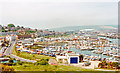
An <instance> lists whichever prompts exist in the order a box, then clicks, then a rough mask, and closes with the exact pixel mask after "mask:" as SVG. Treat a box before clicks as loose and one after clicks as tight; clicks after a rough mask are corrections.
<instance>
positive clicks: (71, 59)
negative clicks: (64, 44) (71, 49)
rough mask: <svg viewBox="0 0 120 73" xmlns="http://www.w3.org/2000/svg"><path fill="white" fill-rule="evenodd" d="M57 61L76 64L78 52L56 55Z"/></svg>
mask: <svg viewBox="0 0 120 73" xmlns="http://www.w3.org/2000/svg"><path fill="white" fill-rule="evenodd" d="M56 59H57V61H58V62H63V63H66V62H67V63H68V64H78V63H79V54H77V53H66V54H65V56H56Z"/></svg>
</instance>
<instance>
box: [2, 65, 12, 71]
mask: <svg viewBox="0 0 120 73" xmlns="http://www.w3.org/2000/svg"><path fill="white" fill-rule="evenodd" d="M2 71H14V68H13V67H11V66H6V65H2Z"/></svg>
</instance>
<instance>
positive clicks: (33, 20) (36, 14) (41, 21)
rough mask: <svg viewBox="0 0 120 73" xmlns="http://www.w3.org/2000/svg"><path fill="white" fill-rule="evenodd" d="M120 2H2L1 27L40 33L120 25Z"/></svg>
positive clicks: (70, 0) (16, 0) (109, 0)
mask: <svg viewBox="0 0 120 73" xmlns="http://www.w3.org/2000/svg"><path fill="white" fill-rule="evenodd" d="M117 9H118V0H0V24H1V25H4V26H5V25H7V24H10V23H13V24H15V25H16V26H17V25H19V26H25V27H31V28H37V29H50V28H58V27H66V26H81V25H115V24H118V10H117Z"/></svg>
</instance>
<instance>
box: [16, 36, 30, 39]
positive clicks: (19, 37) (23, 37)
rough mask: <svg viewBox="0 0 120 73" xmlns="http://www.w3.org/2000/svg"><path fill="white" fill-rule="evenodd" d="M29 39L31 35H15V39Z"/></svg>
mask: <svg viewBox="0 0 120 73" xmlns="http://www.w3.org/2000/svg"><path fill="white" fill-rule="evenodd" d="M25 38H31V35H17V39H25Z"/></svg>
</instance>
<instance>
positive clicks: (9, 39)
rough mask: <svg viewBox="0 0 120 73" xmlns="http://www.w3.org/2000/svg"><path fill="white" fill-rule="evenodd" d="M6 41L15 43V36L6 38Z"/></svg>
mask: <svg viewBox="0 0 120 73" xmlns="http://www.w3.org/2000/svg"><path fill="white" fill-rule="evenodd" d="M6 40H7V41H15V40H16V35H14V34H11V35H7V36H6Z"/></svg>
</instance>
